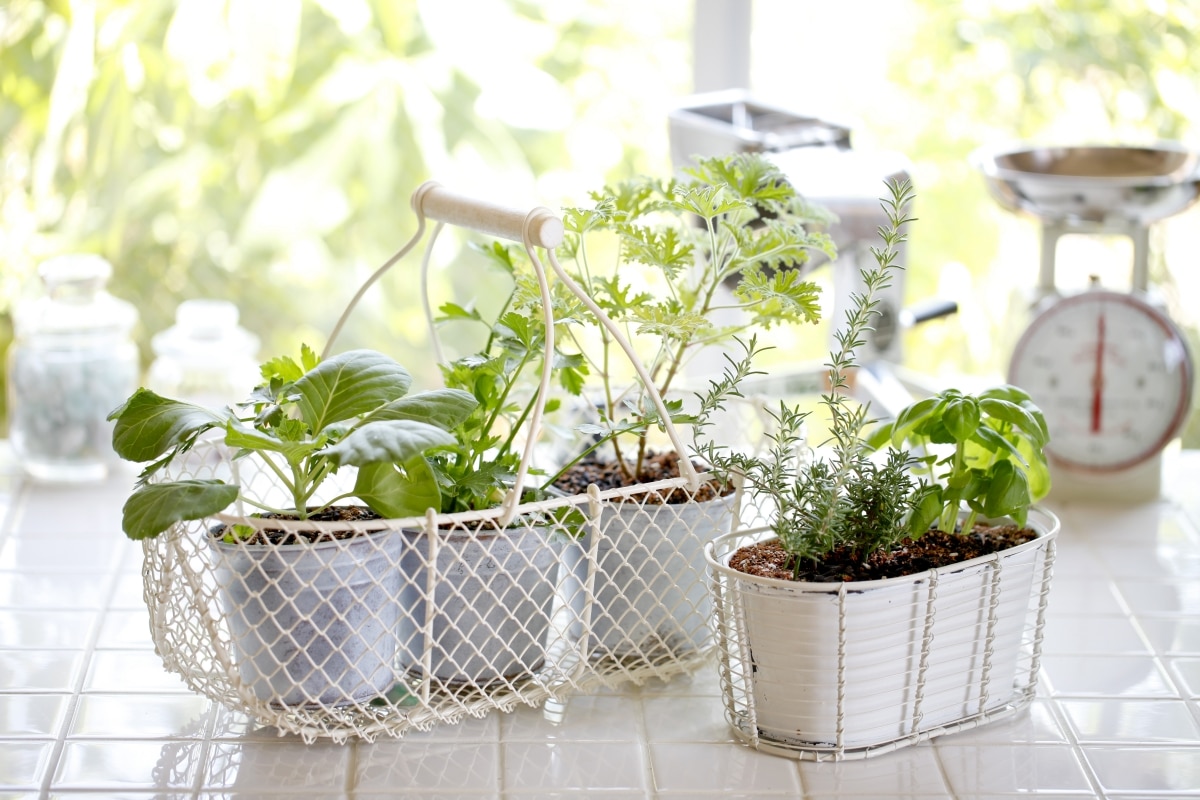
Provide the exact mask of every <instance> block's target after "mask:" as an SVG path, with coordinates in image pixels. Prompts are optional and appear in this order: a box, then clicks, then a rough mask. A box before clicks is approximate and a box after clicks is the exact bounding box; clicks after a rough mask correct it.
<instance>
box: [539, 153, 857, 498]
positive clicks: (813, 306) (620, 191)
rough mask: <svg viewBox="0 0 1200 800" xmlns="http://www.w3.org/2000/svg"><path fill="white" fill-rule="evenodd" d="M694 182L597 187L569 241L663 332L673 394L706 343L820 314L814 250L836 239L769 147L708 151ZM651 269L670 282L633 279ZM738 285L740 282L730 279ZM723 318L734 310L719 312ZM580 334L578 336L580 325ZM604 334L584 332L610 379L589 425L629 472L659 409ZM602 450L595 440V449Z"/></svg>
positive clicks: (609, 310) (620, 312)
mask: <svg viewBox="0 0 1200 800" xmlns="http://www.w3.org/2000/svg"><path fill="white" fill-rule="evenodd" d="M688 172H689V174H690V176H691V179H690V180H688V181H685V182H675V181H669V182H665V183H663V182H658V181H654V180H651V179H646V178H642V179H636V180H632V181H629V182H626V183H622V184H620V185H618V186H615V187H606V188H605V189H604V190H602V191H600V192H596V193H594V194H593V195H592V197H593V200H594V201H595V202H594V205H593V206H592V207H591V208H573V209H568V210H567V211H566V212H565V214H564V224H565V226H566V229H567V232H568V235H567V239H566V240H565V241H564V244H563V245H562V247H561V249H560V253H561V254H562V255H563V257H564V262H565V263H566V264H568V265H569V267H570V268H571V270H572V272H573V275H572V277H573V278H574V279H575V280H576V281H577V282H578V283H579V284H580V285H581V286H582V287H583V288H584V290H585V291H586V292H588V294H589V295H590V296H591V297H592V298H593V299H594V300H595V301H596V303H597V305H599V306H600V308H601V309H603V310H604V312H605V313H606V314H608V315H609V316H610V317H611V318H612V319H613V320H614V321H615V322H616V323H618V324H619V325H622V326H624V328H625V329H626V333H627V336H628V338H630V339H633V338H635V336H634V335H636V336H640V337H643V340H649V341H652V342H654V344H653V345H652V347H653V350H652V351H651V354H650V357H649V358H648V359H647V360H646V362H647V367H648V369H649V373H650V377H651V380H652V381H653V383H654V385H655V387H656V388H657V389H658V391H659V393H660V394H661V395H663V396H664V397H665V396H666V395H667V393H668V392H669V391H670V390H671V389H672V387H673V386H674V385H675V382H676V380H677V379H678V378H679V376H680V374H681V371H682V370H683V368H684V366H685V365H686V364H687V363H688V361H689V360H690V359H691V358H692V357H693V356H695V354H696V353H698V352H699V351H701V350H703V349H704V348H706V347H710V346H714V345H719V344H724V343H728V342H731V341H732V340H733V338H734V337H735V336H736V335H737V334H739V333H741V332H743V331H746V330H747V329H751V328H764V329H766V328H770V327H772V326H774V325H778V324H792V323H803V322H808V323H812V322H816V321H817V320H818V318H819V308H818V304H817V294H818V289H817V287H816V286H815V285H814V284H813V283H811V282H808V281H805V280H803V279H802V275H803V266H804V264H805V263H806V262H807V261H808V259H809V256H810V253H811V251H814V250H817V251H821V252H824V253H826V254H827V255H829V256H830V257H832V256H833V254H834V248H833V244H832V242H831V241H830V240H829V238H828V237H827V236H825V235H824V234H821V233H812V232H809V231H807V230H806V228H805V226H806V225H807V224H809V223H812V222H823V221H827V220H828V217H827V215H823V214H821V213H820V212H818V211H817V210H816V209H814V208H813V207H812V206H810V205H808V204H807V203H806V202H805V201H804V200H803V199H802V198H801V197H799V196H798V195H797V194H796V192H795V190H794V189H793V188H792V186H791V185H790V184H789V183H788V181H787V180H786V178H785V177H784V175H783V174H782V173H781V172H780V171H779V169H778V168H776V167H775V166H774V165H773V164H771V163H770V162H769V161H768V160H767V159H765V158H764V157H762V156H759V155H753V154H738V155H733V156H728V157H725V158H710V159H704V160H702V161H700V162H699V164H698V165H697V166H696V167H695V168H694V169H691V170H689V171H688ZM604 235H608V236H611V237H615V244H616V249H615V258H614V259H613V260H612V262H611V264H610V265H609V267H608V268H607V269H604V268H602V267H601V266H600V265H599V264H598V263H596V260H595V258H594V257H593V253H598V252H600V250H601V248H600V247H599V246H598V245H597V244H596V243H595V241H594V239H596V238H597V237H600V236H604ZM631 267H632V269H631ZM639 268H644V269H645V270H647V271H648V273H649V275H650V276H651V277H652V278H654V279H657V280H658V281H659V282H661V283H663V284H665V291H662V292H659V293H653V292H651V291H649V290H648V289H646V288H641V287H640V286H637V285H635V281H634V279H633V277H632V276H633V273H635V272H637V270H638V269H639ZM728 284H732V287H733V288H732V292H729V291H723V289H722V287H724V286H726V285H728ZM718 319H724V320H732V321H722V322H718V321H717V320H718ZM570 335H571V336H573V337H574V336H576V334H575V333H574V332H573V331H572V332H570ZM596 335H597V337H598V344H597V345H595V346H594V347H591V348H589V347H587V346H584V344H583V343H582V342H581V340H579V339H577V340H576V343H577V345H579V351H580V352H581V353H583V354H584V355H585V357H586V359H587V362H586V364H587V367H588V369H589V371H590V373H591V374H592V375H594V376H595V378H596V380H598V381H599V384H600V392H601V397H600V399H599V403H598V405H599V415H600V420H599V423H598V424H596V425H589V426H586V427H585V428H583V429H582V430H583V431H584V432H585V433H589V434H592V435H594V436H597V437H599V440H598V442H597V445H596V446H598V445H599V444H600V443H605V442H611V443H612V446H613V448H614V450H615V455H616V461H617V463H618V465H619V466H620V469H621V470H622V471H623V473H624V474H625V477H626V478H627V479H628V480H629V481H630V482H632V481H634V480H636V477H637V475H638V474H639V473H640V472H641V470H642V463H643V461H644V459H645V457H646V455H647V434H648V432H649V430H650V429H651V428H652V427H654V426H655V425H660V424H661V422H662V421H661V420H660V419H658V414H657V413H656V411H655V410H654V406H653V404H651V403H649V402H648V401H647V400H646V398H645V397H644V396H639V397H632V396H628V395H626V394H625V393H623V392H621V391H620V390H619V389H618V385H617V381H618V380H619V378H620V376H619V373H618V370H617V369H616V367H615V358H614V355H615V354H614V352H613V351H614V346H615V344H614V341H613V339H612V337H611V335H610V334H609V333H608V331H606V330H605V329H604V328H603V326H596ZM667 407H668V411H669V412H671V413H672V414H673V415H674V414H676V413H678V414H679V417H678V418H677V419H676V420H675V421H677V422H695V421H696V420H695V418H694V417H689V416H685V415H683V414H682V403H681V402H679V401H672V402H669V404H668V406H667ZM625 434H633V435H634V437H635V441H636V447H635V450H636V452H635V453H634V454H632V457H629V455H627V454H624V453H623V447H622V445H621V437H622V436H623V435H625ZM591 449H595V446H593V447H592V448H589V452H590V450H591Z"/></svg>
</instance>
